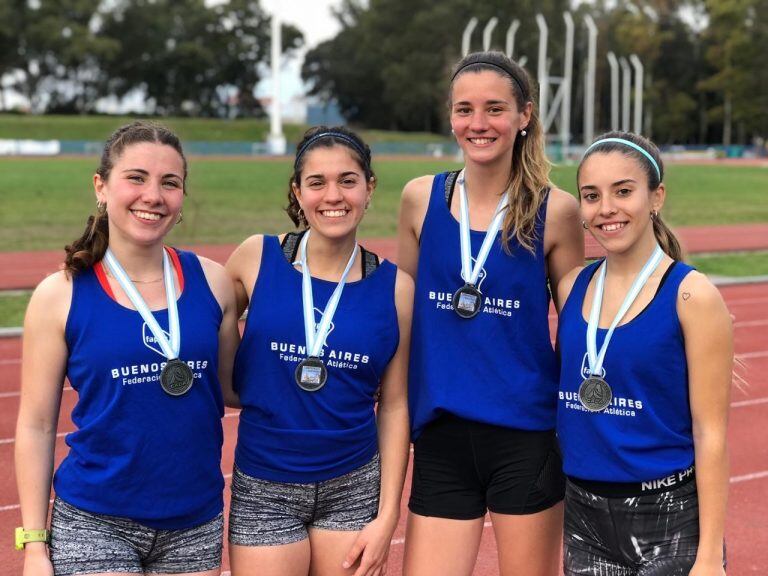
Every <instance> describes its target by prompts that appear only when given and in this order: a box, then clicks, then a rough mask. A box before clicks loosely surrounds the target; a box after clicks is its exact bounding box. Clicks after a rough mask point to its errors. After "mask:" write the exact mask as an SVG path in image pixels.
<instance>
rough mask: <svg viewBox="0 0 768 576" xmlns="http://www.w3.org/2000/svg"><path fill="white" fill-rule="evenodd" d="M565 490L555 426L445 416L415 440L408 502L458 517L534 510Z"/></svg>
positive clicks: (416, 508) (422, 511)
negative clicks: (533, 426)
mask: <svg viewBox="0 0 768 576" xmlns="http://www.w3.org/2000/svg"><path fill="white" fill-rule="evenodd" d="M564 493H565V477H564V476H563V472H562V461H561V458H560V450H559V448H558V445H557V439H556V437H555V432H554V430H548V431H544V432H538V431H528V430H516V429H513V428H504V427H502V426H493V425H491V424H482V423H479V422H473V421H471V420H464V419H463V418H458V417H456V416H452V415H443V416H441V417H440V418H438V419H437V420H435V421H434V422H431V423H430V424H429V425H427V427H426V428H425V429H424V431H423V432H422V433H421V436H419V438H418V439H417V440H416V442H415V443H414V449H413V484H412V486H411V498H410V502H409V503H408V507H409V508H410V510H411V512H413V513H414V514H419V515H420V516H436V517H439V518H452V519H456V520H471V519H474V518H481V517H483V516H484V515H485V513H486V510H490V511H491V512H496V513H499V514H533V513H535V512H541V511H542V510H546V509H547V508H550V507H552V506H554V505H555V504H557V503H558V502H559V501H561V500H562V499H563V496H564Z"/></svg>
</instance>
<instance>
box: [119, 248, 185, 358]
mask: <svg viewBox="0 0 768 576" xmlns="http://www.w3.org/2000/svg"><path fill="white" fill-rule="evenodd" d="M104 261H105V262H106V263H107V267H109V271H110V273H111V274H112V276H113V277H114V278H115V280H117V283H118V284H120V287H121V288H122V289H123V292H125V294H126V296H128V299H129V300H130V301H131V303H132V304H133V306H134V307H135V308H136V310H137V311H138V313H139V314H141V317H142V318H143V319H144V322H146V323H147V326H149V329H150V330H151V331H152V335H153V336H154V337H155V340H156V341H157V343H158V344H159V345H160V348H161V349H162V351H163V356H165V357H166V358H168V359H169V360H173V359H175V358H178V357H179V350H180V348H181V329H180V328H179V309H178V308H177V306H176V288H175V284H174V281H173V267H172V266H171V259H170V258H169V257H168V253H167V251H166V250H165V249H164V250H163V280H164V283H165V298H166V301H167V302H168V333H169V334H170V336H171V338H170V341H169V340H168V338H166V336H165V332H163V329H162V328H160V324H158V323H157V320H156V319H155V317H154V316H153V315H152V312H151V311H150V309H149V306H147V303H146V302H145V301H144V298H142V297H141V294H139V291H138V290H137V289H136V286H134V284H133V282H132V281H131V279H130V278H129V277H128V274H126V273H125V270H124V269H123V267H122V266H121V265H120V262H118V261H117V258H115V255H114V254H113V253H112V250H110V249H109V248H107V252H106V254H104Z"/></svg>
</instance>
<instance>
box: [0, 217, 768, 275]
mask: <svg viewBox="0 0 768 576" xmlns="http://www.w3.org/2000/svg"><path fill="white" fill-rule="evenodd" d="M675 233H676V234H678V237H679V239H680V242H681V243H682V245H683V248H684V249H685V250H686V251H687V252H688V253H689V254H693V253H701V252H733V251H739V250H768V224H740V225H737V226H687V227H680V228H676V229H675ZM363 244H364V245H365V246H366V248H368V249H369V250H372V251H374V252H376V253H377V254H379V255H380V256H382V257H384V258H387V259H390V260H393V259H394V257H395V254H396V250H397V245H396V239H394V238H378V239H369V240H364V241H363ZM585 245H586V251H587V257H589V258H593V257H595V256H599V255H601V254H602V251H601V249H600V247H599V246H598V245H597V243H596V242H595V240H594V239H593V238H592V237H591V236H590V235H589V234H587V237H586V241H585ZM234 248H235V245H234V244H222V245H213V246H210V245H209V246H192V247H190V249H191V250H192V251H193V252H196V253H197V254H200V255H202V256H207V257H208V258H211V259H213V260H216V261H217V262H225V261H226V259H227V258H228V257H229V255H230V253H231V252H232V250H233V249H234ZM63 257H64V251H63V250H56V251H39V252H2V253H0V270H3V273H2V276H0V290H16V289H25V288H34V287H35V286H37V284H38V283H39V282H40V280H42V279H43V278H45V277H46V276H47V275H48V274H51V273H53V272H55V271H56V270H58V269H59V267H60V265H61V262H62V261H63Z"/></svg>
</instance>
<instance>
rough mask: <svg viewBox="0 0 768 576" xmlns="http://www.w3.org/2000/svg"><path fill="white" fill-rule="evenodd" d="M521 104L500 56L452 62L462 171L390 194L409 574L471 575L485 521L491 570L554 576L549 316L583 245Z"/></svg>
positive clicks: (527, 97) (511, 66)
mask: <svg viewBox="0 0 768 576" xmlns="http://www.w3.org/2000/svg"><path fill="white" fill-rule="evenodd" d="M533 97H534V96H533V89H532V87H531V83H530V81H529V79H528V76H527V74H526V73H525V71H524V70H523V69H522V68H521V67H520V66H518V65H517V64H516V63H515V62H512V61H511V60H509V59H508V58H507V57H506V56H504V55H503V54H501V53H498V52H481V53H476V54H470V55H469V56H467V57H466V58H464V59H463V60H462V61H461V62H459V64H458V65H457V66H456V68H455V71H454V74H453V77H452V79H451V86H450V97H449V101H450V118H451V127H452V131H453V133H454V135H455V137H456V141H457V142H458V144H459V146H460V147H461V149H462V151H463V153H464V162H465V164H464V168H463V170H461V171H460V172H458V173H455V172H452V173H443V174H438V175H437V176H424V177H421V178H417V179H416V180H413V181H411V182H409V183H408V184H407V185H406V187H405V189H404V191H403V199H402V206H401V213H400V230H399V242H400V251H399V256H398V265H399V266H401V267H402V268H403V269H404V270H405V271H406V272H408V273H409V274H413V275H414V276H416V295H415V301H414V322H413V336H412V338H413V342H412V348H411V361H410V374H409V381H410V393H409V398H410V414H411V425H412V433H411V434H412V438H413V441H414V472H413V487H412V490H411V499H410V503H409V507H410V515H409V517H408V528H407V537H406V550H405V573H406V574H407V575H409V576H428V575H431V574H435V575H440V576H446V575H457V576H458V575H464V574H471V573H472V569H473V566H474V563H475V559H476V556H477V551H478V547H479V543H480V537H481V535H482V532H483V528H484V517H485V514H486V511H490V513H491V522H492V524H493V529H494V532H495V535H496V539H497V542H498V551H499V567H500V573H501V574H527V575H531V576H535V575H554V574H555V573H556V572H557V564H558V561H557V558H558V553H559V546H560V531H561V524H562V505H561V504H559V502H560V501H561V500H562V498H563V491H564V479H563V476H562V471H561V469H560V467H561V463H560V455H559V451H558V448H557V441H556V439H555V432H554V428H555V413H556V406H557V402H556V398H557V379H558V362H557V358H556V356H555V353H554V351H553V348H552V344H551V341H550V334H549V325H548V318H547V316H548V311H549V302H550V289H551V290H552V292H553V293H556V292H555V290H556V288H557V285H558V283H559V281H560V279H561V278H562V276H563V275H564V274H566V273H567V272H568V271H570V270H571V269H572V268H573V267H574V266H577V265H579V264H581V263H582V262H583V257H584V240H583V232H582V230H581V229H580V226H579V219H578V206H577V203H576V200H575V199H574V198H573V197H572V196H570V195H569V194H567V193H565V192H563V191H561V190H558V189H557V188H555V187H553V186H552V184H551V183H550V182H549V162H548V161H547V159H546V156H545V154H544V136H543V133H542V129H541V124H540V122H539V119H538V117H537V115H536V111H535V108H534V104H533Z"/></svg>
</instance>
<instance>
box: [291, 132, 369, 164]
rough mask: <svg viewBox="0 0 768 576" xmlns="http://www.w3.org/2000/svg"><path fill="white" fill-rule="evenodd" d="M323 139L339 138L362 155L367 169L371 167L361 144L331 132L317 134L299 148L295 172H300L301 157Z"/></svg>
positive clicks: (295, 161)
mask: <svg viewBox="0 0 768 576" xmlns="http://www.w3.org/2000/svg"><path fill="white" fill-rule="evenodd" d="M323 138H337V139H339V140H343V141H344V142H346V143H347V144H349V145H350V146H351V147H352V148H353V149H354V150H355V152H357V153H358V154H359V155H360V158H362V160H363V164H364V165H365V167H366V168H369V167H370V162H369V160H368V156H367V154H366V153H365V150H364V149H363V148H362V147H361V146H360V144H358V143H357V142H355V140H354V139H353V138H350V137H349V136H347V135H346V134H342V133H341V132H333V131H329V132H320V133H319V134H315V135H314V136H312V137H311V138H310V139H309V140H307V141H306V142H305V143H304V145H303V146H302V147H301V148H299V151H298V152H297V153H296V160H294V162H293V170H294V172H295V171H296V170H298V167H299V161H300V160H301V157H302V156H303V155H304V153H305V152H306V151H307V150H308V149H309V147H310V146H312V145H313V144H314V143H315V142H317V141H318V140H322V139H323Z"/></svg>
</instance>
